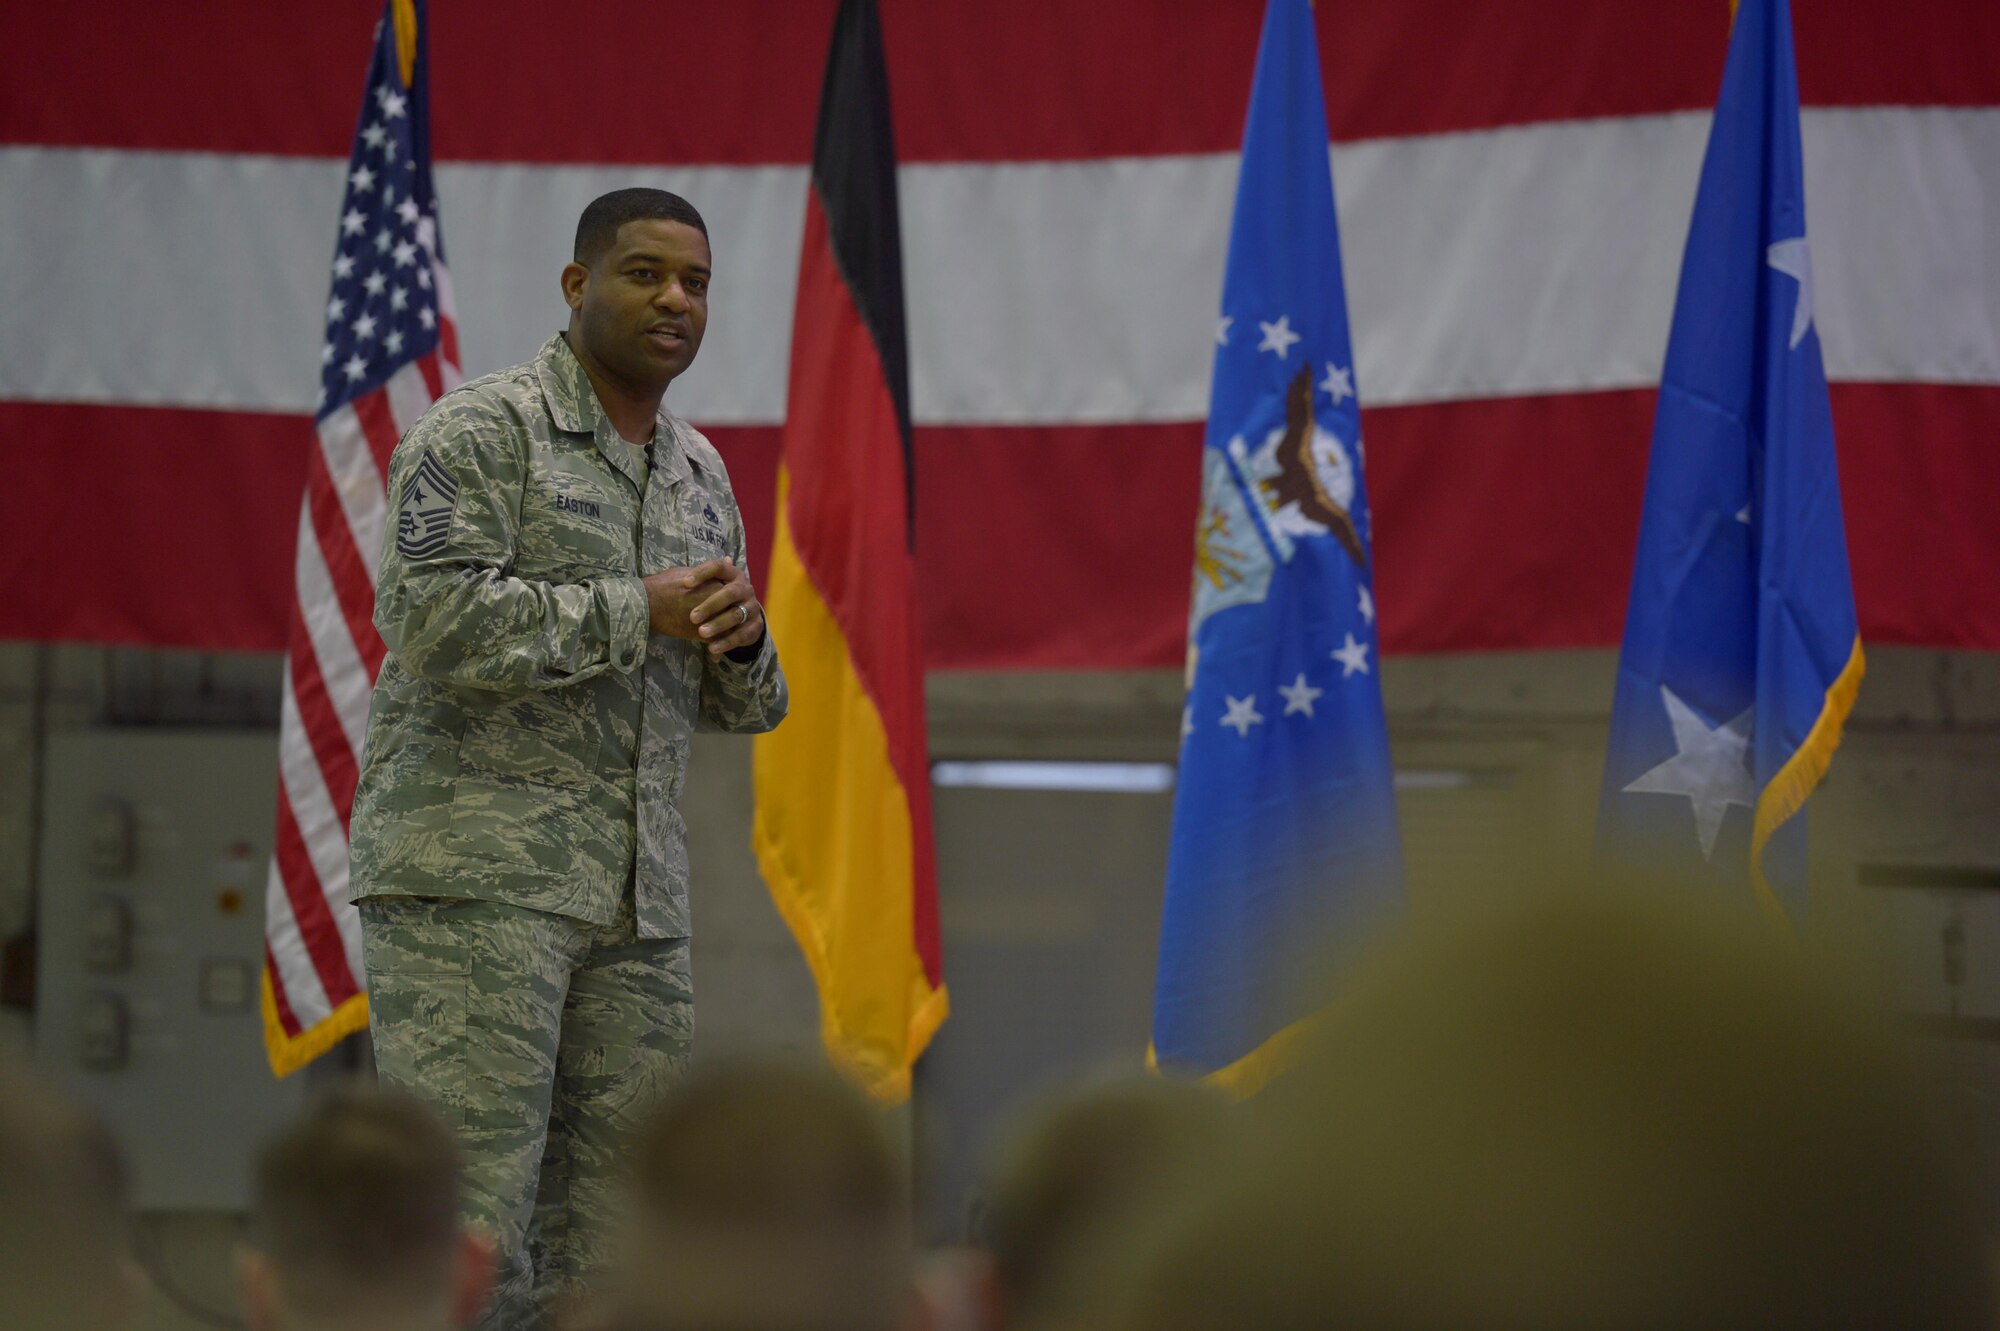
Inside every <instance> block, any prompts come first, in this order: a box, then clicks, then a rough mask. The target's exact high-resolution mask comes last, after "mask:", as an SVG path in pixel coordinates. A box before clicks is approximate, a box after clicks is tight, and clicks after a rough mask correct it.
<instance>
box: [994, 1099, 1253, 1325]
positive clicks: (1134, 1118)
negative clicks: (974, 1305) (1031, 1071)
mask: <svg viewBox="0 0 2000 1331" xmlns="http://www.w3.org/2000/svg"><path fill="white" fill-rule="evenodd" d="M1237 1108H1238V1107H1237V1106H1236V1105H1235V1104H1234V1103H1233V1102H1232V1101H1230V1100H1228V1099H1226V1098H1225V1097H1224V1096H1222V1095H1221V1094H1220V1093H1219V1092H1217V1091H1214V1090H1211V1089H1210V1088H1208V1087H1206V1086H1201V1085H1197V1084H1195V1083H1192V1082H1184V1081H1170V1080H1167V1079H1164V1078H1161V1077H1153V1076H1144V1075H1140V1074H1132V1075H1128V1076H1121V1077H1117V1078H1112V1079H1104V1080H1100V1081H1096V1082H1092V1083H1089V1084H1086V1085H1083V1086H1079V1087H1076V1088H1074V1089H1072V1090H1070V1091H1068V1092H1066V1093H1064V1094H1060V1095H1057V1096H1054V1097H1052V1098H1050V1099H1048V1100H1045V1101H1043V1102H1042V1103H1041V1104H1039V1105H1038V1106H1036V1107H1035V1108H1033V1109H1031V1110H1030V1111H1029V1112H1028V1113H1027V1114H1026V1115H1024V1116H1023V1117H1022V1119H1021V1120H1020V1121H1019V1122H1018V1123H1017V1124H1016V1125H1015V1126H1014V1128H1013V1130H1012V1131H1011V1133H1009V1135H1008V1136H1007V1137H1006V1138H1005V1139H1004V1140H1003V1142H1002V1144H1001V1146H1000V1149H999V1150H998V1151H997V1152H996V1153H995V1156H994V1159H993V1161H992V1163H991V1165H990V1166H989V1168H988V1169H987V1171H986V1178H985V1182H984V1185H983V1189H982V1191H983V1196H982V1197H981V1199H980V1201H981V1204H980V1208H979V1210H978V1212H977V1214H976V1216H975V1219H974V1234H973V1237H974V1239H975V1240H976V1241H978V1242H979V1243H980V1244H981V1245H983V1246H984V1248H985V1249H986V1251H987V1253H988V1254H989V1257H990V1262H991V1280H990V1282H989V1283H990V1292H989V1295H988V1298H987V1300H986V1303H987V1312H988V1315H987V1321H988V1323H989V1324H990V1325H1024V1324H1033V1323H1049V1322H1053V1321H1057V1320H1063V1321H1081V1320H1089V1310H1088V1309H1087V1308H1086V1307H1085V1306H1083V1305H1084V1304H1085V1303H1087V1301H1088V1300H1089V1297H1090V1295H1091V1292H1092V1291H1091V1288H1090V1285H1089V1282H1088V1276H1089V1272H1090V1269H1091V1267H1092V1266H1093V1264H1095V1263H1097V1262H1099V1261H1101V1260H1102V1258H1103V1256H1104V1254H1105V1253H1106V1252H1107V1251H1108V1250H1110V1249H1111V1248H1112V1247H1114V1246H1116V1245H1118V1244H1120V1243H1122V1242H1123V1241H1124V1239H1125V1236H1126V1235H1127V1234H1128V1232H1129V1231H1130V1230H1131V1229H1132V1228H1133V1227H1135V1226H1138V1225H1141V1224H1143V1223H1144V1222H1145V1221H1146V1220H1147V1219H1148V1218H1149V1217H1150V1216H1152V1215H1153V1214H1154V1213H1155V1212H1156V1211H1157V1210H1158V1209H1159V1208H1160V1207H1162V1206H1165V1205H1171V1204H1172V1203H1174V1202H1175V1201H1176V1200H1177V1199H1178V1198H1179V1197H1180V1196H1181V1195H1182V1194H1183V1193H1184V1192H1185V1190H1186V1189H1187V1187H1188V1186H1189V1184H1190V1182H1191V1179H1192V1178H1193V1177H1194V1176H1198V1175H1199V1173H1200V1172H1201V1171H1203V1170H1205V1169H1206V1168H1209V1167H1211V1166H1213V1165H1214V1164H1215V1163H1216V1162H1217V1161H1218V1158H1219V1157H1222V1156H1225V1155H1226V1154H1227V1153H1228V1152H1229V1151H1230V1150H1232V1149H1233V1148H1234V1147H1235V1145H1236V1130H1237Z"/></svg>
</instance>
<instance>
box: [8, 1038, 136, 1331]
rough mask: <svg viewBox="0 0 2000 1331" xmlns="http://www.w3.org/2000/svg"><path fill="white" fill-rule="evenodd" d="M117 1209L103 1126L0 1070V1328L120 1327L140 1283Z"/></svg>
mask: <svg viewBox="0 0 2000 1331" xmlns="http://www.w3.org/2000/svg"><path fill="white" fill-rule="evenodd" d="M126 1206H127V1185H126V1177H125V1167H124V1163H123V1161H122V1159H121V1157H120V1155H119V1152H118V1147H117V1144H116V1143H115V1142H113V1141H112V1139H111V1135H110V1133H108V1132H107V1131H106V1130H105V1129H104V1126H103V1125H102V1124H100V1123H99V1122H98V1121H97V1120H96V1119H94V1118H92V1117H91V1116H90V1115H89V1114H88V1113H86V1112H85V1111H84V1110H83V1109H82V1108H81V1107H80V1106H78V1105H77V1104H76V1103H74V1102H73V1101H72V1100H70V1099H69V1098H68V1097H67V1096H65V1095H63V1094H61V1093H60V1092H58V1091H56V1090H55V1089H54V1088H53V1087H50V1086H47V1085H45V1084H43V1083H41V1082H40V1081H37V1080H35V1079H33V1078H32V1077H31V1076H30V1075H29V1074H28V1073H27V1072H26V1071H25V1070H24V1069H18V1068H0V1326H4V1327H6V1328H8V1331H113V1328H121V1327H126V1326H130V1325H131V1324H132V1323H133V1321H134V1320H135V1318H136V1315H137V1310H138V1300H139V1291H140V1289H141V1288H142V1286H143V1282H142V1281H141V1279H140V1277H139V1274H138V1268H137V1266H136V1265H135V1264H134V1263H133V1261H132V1256H131V1247H130V1240H129V1235H128V1234H127V1231H126Z"/></svg>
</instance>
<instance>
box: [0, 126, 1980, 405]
mask: <svg viewBox="0 0 2000 1331" xmlns="http://www.w3.org/2000/svg"><path fill="white" fill-rule="evenodd" d="M1707 125H1708V115H1707V113H1706V112H1689V113H1684V114H1676V115H1663V116H1641V117H1627V118H1609V119H1603V120H1589V121H1567V122H1553V123H1547V124H1536V125H1526V126H1515V127H1510V128H1506V129H1499V130H1487V131H1479V132H1474V133H1462V134H1437V135H1425V136H1418V137H1413V138H1406V139H1384V140H1374V141H1369V142H1362V143H1355V144H1347V145H1342V146H1341V147H1340V148H1339V149H1338V150H1336V151H1335V153H1334V158H1335V176H1334V185H1335V189H1336V190H1337V191H1338V194H1339V199H1340V206H1341V214H1340V221H1341V226H1342V229H1343V234H1342V243H1343V246H1344V248H1345V260H1346V274H1347V281H1348V290H1349V302H1350V315H1351V321H1352V324H1353V327H1354V331H1355V336H1356V338H1357V340H1358V345H1359V356H1360V360H1361V365H1360V371H1359V375H1358V383H1359V387H1360V389H1361V392H1362V395H1363V400H1364V401H1366V402H1368V403H1370V404H1371V405H1385V404H1392V403H1399V402H1420V401H1436V400H1450V399H1462V398H1476V397H1490V396H1505V395H1519V394H1533V393H1552V392H1566V391H1573V390H1577V389H1588V388H1625V387H1644V386H1649V385H1651V384H1652V383H1654V382H1656V381H1657V379H1658V376H1659V370H1660V364H1661V358H1662V355H1663V352H1664V348H1665V346H1666V332H1667V324H1668V320H1669V318H1670V315H1671V312H1672V306H1673V297H1674V288H1675V274H1676V273H1677V272H1678V270H1679V265H1680V259H1681V248H1682V244H1683V242H1684V240H1685V237H1686V232H1687V219H1688V214H1689V209H1690V207H1691V205H1692V201H1693V198H1694V182H1695V176H1696V173H1697V171H1698V169H1699V166H1700V161H1701V153H1702V145H1703V140H1704V136H1705V134H1706V131H1707ZM1803 129H1804V136H1805V151H1806V183H1807V190H1808V195H1809V197H1808V206H1809V208H1810V210H1811V217H1812V221H1813V228H1814V234H1813V236H1812V246H1813V271H1814V279H1815V281H1814V288H1815V291H1814V295H1815V301H1816V306H1817V314H1818V318H1819V325H1820V328H1821V332H1822V334H1823V336H1824V338H1825V345H1826V357H1827V368H1828V371H1829V373H1830V374H1831V375H1832V376H1833V377H1834V378H1836V379H1849V380H1874V381H1891V382H1898V381H1910V380H1918V381H1934V382H1961V383H2000V319H1995V318H1994V317H1993V313H1992V312H1993V310H1994V309H1996V308H2000V264H1994V263H1992V262H1991V261H1990V248H1991V243H1990V237H1989V235H1988V232H1989V230H1990V217H1989V214H1990V213H1991V209H1990V208H1989V207H1988V206H1987V204H1986V201H1985V198H1984V195H1983V193H1982V183H1983V182H1985V181H1990V180H1996V179H2000V109H1995V108H1990V107H1989V108H1923V107H1915V108H1913V107H1870V108H1861V109H1843V110H1829V109H1812V108H1809V109H1807V111H1806V112H1805V114H1804V117H1803ZM340 171H341V168H340V166H339V165H338V164H335V163H332V162H327V161H318V160H303V159H290V158H274V157H245V156H229V155H221V156H217V155H211V154H198V153H145V152H123V151H108V150H100V149H42V148H27V147H13V148H6V149H0V197H4V198H7V199H9V200H10V201H13V200H19V201H20V207H19V208H18V209H16V213H17V214H18V215H10V217H9V219H8V220H9V223H10V225H11V226H12V227H13V232H14V235H15V237H16V242H15V243H16V244H17V246H18V247H19V248H20V249H21V250H22V252H24V253H35V254H40V255H46V256H48V258H49V261H48V262H47V263H41V264H29V265H25V266H17V269H16V270H15V271H13V272H10V273H9V275H8V276H9V287H8V292H9V294H10V296H11V297H12V298H11V299H10V300H7V301H0V398H3V397H12V398H29V399H45V400H62V401H89V402H103V401H115V402H130V403H141V404H143V403H158V404H162V405H187V406H195V407H244V408H254V409H260V410H292V411H300V412H303V411H305V410H306V409H307V404H308V401H309V397H310V394H311V392H312V391H313V387H314V385H313V381H312V379H311V378H310V377H308V376H305V375H301V374H300V373H299V369H298V367H299V366H300V365H312V364H316V363H317V360H316V353H317V352H318V350H319V330H320V329H321V328H322V327H323V326H324V322H325V321H324V319H323V317H322V315H323V312H324V302H325V299H326V296H325V291H324V288H323V287H321V286H319V285H317V284H316V282H315V280H314V279H315V277H316V276H318V275H322V274H323V272H324V267H323V265H324V259H325V244H326V238H327V227H326V223H325V219H326V218H327V217H328V216H329V215H331V213H332V212H333V210H334V208H335V206H336V203H337V191H338V188H339V185H340V181H341V176H340ZM639 175H645V176H647V177H648V178H649V179H655V180H657V181H658V183H660V184H663V185H665V186H668V187H670V188H674V189H677V190H680V191H681V192H683V193H685V194H687V195H688V196H689V197H690V198H694V199H696V200H697V201H698V202H699V203H700V205H701V207H702V210H703V212H704V214H705V215H706V216H707V217H708V219H709V222H710V225H711V228H712V230H713V233H714V235H715V236H716V238H717V241H716V255H715V258H716V287H715V297H714V302H713V310H712V319H711V322H710V324H709V330H708V333H707V337H706V341H705V345H704V347H703V350H702V357H701V360H700V363H699V364H698V365H697V366H696V367H695V369H694V370H693V371H692V372H691V373H690V374H689V375H688V376H687V377H686V382H685V383H684V384H676V385H675V388H674V396H675V403H674V406H675V410H676V411H677V412H679V413H680V414H682V415H684V416H686V417H688V418H690V419H693V420H696V421H701V422H704V423H714V424H732V423H747V424H758V423H761V424H770V423H776V422H778V421H780V420H782V419H783V417H784V392H785V374H784V370H783V367H784V365H785V361H786V355H787V347H788V339H789V337H790V332H791V322H792V320H791V313H792V299H793V288H794V285H795V283H796V280H797V272H798V252H799V251H798V246H799V228H800V224H801V219H802V217H803V204H804V191H805V182H806V175H805V171H804V169H803V168H801V167H791V166H737V167H700V168H660V169H658V170H654V169H652V168H644V167H624V166H619V167H575V166H529V165H518V164H506V165H490V164H477V165H474V164H462V165H446V166H444V167H442V168H440V172H439V188H440V190H441V192H442V193H443V195H444V203H443V209H444V211H445V212H447V213H448V214H450V215H451V216H452V217H453V218H455V219H457V220H456V221H455V222H454V224H453V231H452V254H453V257H454V265H453V266H454V269H455V276H457V277H464V278H466V279H467V284H466V290H465V292H464V296H465V300H464V302H463V303H464V306H465V308H464V310H463V314H464V316H465V317H464V319H463V321H462V322H461V323H459V332H460V335H461V336H462V337H464V338H465V347H464V356H465V368H467V369H468V370H470V371H471V372H473V373H483V372H485V371H487V370H491V369H496V368H499V367H500V366H503V365H507V364H511V363H515V362H518V361H522V360H525V359H527V358H528V357H529V356H531V355H532V354H533V353H534V350H535V348H536V347H537V346H539V345H540V344H541V343H542V342H543V341H544V340H545V339H546V338H547V337H548V335H549V333H551V332H552V331H554V330H555V329H556V328H558V327H560V326H561V322H562V317H561V316H562V307H561V306H560V305H559V304H558V303H557V301H556V299H555V292H554V277H555V274H556V272H557V271H558V270H559V269H560V268H561V266H562V262H563V260H564V259H565V258H567V257H568V252H569V244H570V236H571V234H572V232H573V229H574V227H575V224H576V214H577V210H578V208H580V207H581V206H582V203H583V202H584V201H586V200H588V199H590V198H592V197H594V196H595V195H596V194H598V193H601V192H602V191H604V190H606V189H610V188H613V187H615V186H618V185H623V184H629V183H630V182H631V181H632V180H633V179H634V178H635V177H637V176H639ZM1235 176H1236V158H1235V156H1234V155H1233V154H1219V155H1182V156H1169V157H1148V158H1131V159H1110V160H1096V161H1082V162H1027V163H1011V164H1009V163H930V164H914V165H910V166H906V167H904V168H903V170H902V173H901V184H902V199H903V223H904V228H903V229H904V246H905V265H906V267H905V272H906V276H907V281H908V296H909V307H910V308H909V318H910V331H911V339H910V348H911V351H910V359H911V375H912V398H913V403H912V405H913V408H914V410H915V413H916V416H917V419H918V420H919V421H920V422H922V423H926V424H952V423H980V422H1018V423H1024V424H1026V423H1047V424H1067V423H1084V422H1091V421H1124V420H1130V421H1146V420H1199V419H1201V417H1202V416H1203V414H1204V413H1205V412H1206V410H1207V403H1208V371H1209V364H1210V360H1211V359H1212V356H1213V353H1214V340H1213V339H1214V330H1215V321H1214V320H1215V308H1216V299H1217V295H1218V293H1219V291H1220V290H1221V274H1222V263H1223V257H1224V249H1225V244H1226V240H1227V234H1228V220H1229V218H1228V212H1229V200H1230V197H1231V195H1232V193H1233V186H1234V181H1235ZM114 182H115V185H116V188H117V189H118V192H119V196H120V197H121V198H122V199H124V200H126V201H127V205H126V206H123V207H119V208H103V207H99V206H96V205H97V201H98V200H100V199H101V198H102V197H103V194H104V191H105V190H106V189H108V188H110V187H111V185H112V184H113V183H114ZM133 252H146V253H157V254H160V255H162V257H163V262H160V263H157V264H150V265H146V267H145V271H143V272H138V273H127V272H125V271H124V270H122V269H118V268H115V267H113V268H107V267H105V266H104V265H102V264H98V263H96V262H95V261H94V260H93V259H92V258H91V257H90V256H93V255H97V254H104V253H133ZM440 268H441V266H440ZM450 290H451V287H450V282H449V280H448V279H447V280H445V281H443V282H441V283H440V292H441V293H449V292H450ZM451 294H454V295H455V294H456V293H451ZM51 308H62V309H64V310H66V311H69V313H68V314H67V315H66V317H65V318H64V319H63V320H62V321H61V324H60V326H59V327H56V328H54V329H51V328H50V327H49V325H48V324H47V321H46V320H42V319H40V318H38V316H37V312H38V311H40V310H44V309H51ZM169 325H171V326H172V327H174V328H175V329H176V330H177V331H178V333H179V335H178V336H176V337H174V338H170V339H164V340H163V339H160V338H158V337H156V336H153V334H152V331H151V330H153V329H156V328H159V327H164V326H169ZM1252 331H1253V332H1254V330H1252Z"/></svg>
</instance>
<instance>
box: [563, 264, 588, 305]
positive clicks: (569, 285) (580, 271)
mask: <svg viewBox="0 0 2000 1331" xmlns="http://www.w3.org/2000/svg"><path fill="white" fill-rule="evenodd" d="M589 285H590V269H588V268H586V267H584V266H583V265H582V264H580V263H575V262H571V263H566V264H564V265H563V270H562V292H563V303H564V304H565V305H567V306H569V307H570V308H571V309H572V310H580V309H582V308H583V289H584V288H585V287H587V286H589Z"/></svg>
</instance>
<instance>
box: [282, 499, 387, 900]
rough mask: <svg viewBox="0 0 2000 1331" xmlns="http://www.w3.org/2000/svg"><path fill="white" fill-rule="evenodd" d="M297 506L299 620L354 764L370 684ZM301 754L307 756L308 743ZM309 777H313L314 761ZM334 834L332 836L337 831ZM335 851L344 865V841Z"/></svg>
mask: <svg viewBox="0 0 2000 1331" xmlns="http://www.w3.org/2000/svg"><path fill="white" fill-rule="evenodd" d="M300 507H301V510H302V511H301V512H300V514H299V547H298V558H297V560H296V561H295V563H294V574H295V576H296V578H297V586H298V598H299V601H298V603H299V617H300V618H301V619H303V620H304V621H305V626H306V636H307V637H308V638H310V639H311V640H312V649H313V656H314V657H315V658H317V662H318V665H319V675H320V679H321V681H322V682H323V683H324V684H325V686H326V696H327V700H328V701H329V702H331V703H332V704H333V711H334V717H335V719H336V720H338V721H339V722H340V728H341V730H342V732H344V733H345V734H346V736H347V746H348V748H349V749H351V750H353V753H354V759H355V763H356V764H357V765H359V763H360V761H361V745H362V741H363V740H364V739H365V738H366V736H367V731H368V695H369V692H370V691H371V690H372V689H373V688H374V686H375V681H374V679H373V678H372V677H371V676H370V675H369V673H368V667H367V665H366V664H365V663H363V661H362V659H361V653H360V652H359V651H358V650H357V649H356V648H355V646H354V635H353V633H352V632H350V631H349V630H348V627H347V616H346V615H345V614H343V613H342V611H341V605H340V598H339V596H338V595H336V594H335V592H334V589H333V578H332V575H331V574H329V573H328V572H327V567H326V557H325V554H324V553H323V552H322V551H321V550H320V546H319V534H318V533H317V532H315V531H314V530H313V527H312V520H311V516H310V508H309V506H307V505H303V504H302V505H301V506H300ZM300 739H301V740H302V741H303V740H304V739H305V736H304V735H301V736H300ZM307 753H308V754H309V755H310V754H311V747H310V744H308V746H307ZM313 772H314V774H315V775H318V774H319V761H318V758H317V757H316V756H315V757H314V759H313ZM286 779H287V780H289V779H290V778H289V777H287V778H286ZM294 802H295V803H296V798H295V799H294ZM301 826H302V827H303V825H301ZM335 830H336V831H338V827H336V829H335ZM341 851H342V856H343V861H344V858H345V854H346V844H345V841H344V840H343V842H342V846H341Z"/></svg>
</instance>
